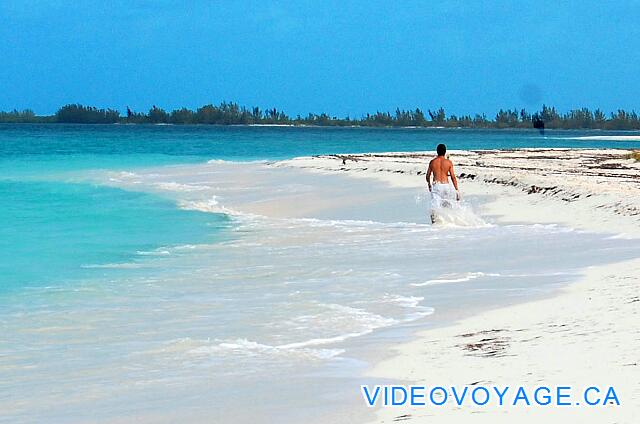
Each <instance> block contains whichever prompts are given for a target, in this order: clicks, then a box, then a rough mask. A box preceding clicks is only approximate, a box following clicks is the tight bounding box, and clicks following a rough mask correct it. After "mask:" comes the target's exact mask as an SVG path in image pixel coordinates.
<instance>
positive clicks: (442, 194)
mask: <svg viewBox="0 0 640 424" xmlns="http://www.w3.org/2000/svg"><path fill="white" fill-rule="evenodd" d="M436 151H437V152H438V157H437V158H435V159H432V160H431V162H429V169H428V170H427V185H428V186H429V191H430V192H431V223H432V224H435V222H436V214H435V213H434V212H435V210H437V209H439V208H443V207H444V208H450V207H451V206H452V200H453V193H452V191H451V186H450V185H449V176H451V182H452V183H453V187H454V188H455V189H456V195H455V198H456V200H458V201H459V200H460V191H459V189H458V179H457V178H456V174H455V173H454V172H453V163H451V161H450V160H449V159H447V158H445V157H444V154H445V153H446V152H447V146H445V145H444V144H438V147H437V148H436ZM431 174H433V185H432V184H431Z"/></svg>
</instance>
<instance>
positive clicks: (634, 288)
mask: <svg viewBox="0 0 640 424" xmlns="http://www.w3.org/2000/svg"><path fill="white" fill-rule="evenodd" d="M628 153H629V152H627V151H622V150H576V149H571V150H569V149H553V150H552V149H527V150H514V151H500V152H487V151H475V152H452V153H451V159H452V160H454V163H456V169H457V173H458V175H459V176H460V177H461V178H460V183H461V189H462V192H463V194H466V195H472V196H470V197H474V196H477V198H481V199H482V202H481V204H480V205H479V207H480V210H481V212H482V213H483V215H485V216H489V217H491V218H490V219H493V220H494V221H497V222H518V221H520V222H540V223H549V222H557V223H563V224H566V225H569V226H572V227H576V228H581V229H587V230H590V231H599V232H608V233H616V234H619V236H623V237H638V236H640V162H635V161H633V160H632V159H628V158H627V154H628ZM431 157H432V155H431V154H430V153H414V154H407V153H389V154H375V155H373V154H363V155H348V156H346V155H345V156H323V157H318V158H298V159H294V160H291V161H285V162H279V163H277V164H275V166H295V167H301V168H305V169H310V170H313V171H317V172H342V173H345V174H347V175H353V176H358V177H364V178H377V179H382V180H385V181H387V182H389V183H391V184H393V185H397V186H406V187H416V186H420V185H423V184H424V170H425V166H426V163H427V162H428V160H429V159H430V158H431ZM343 160H345V163H344V164H343ZM576 248H580V247H579V246H576ZM611 259H612V262H613V261H615V258H611ZM639 280H640V258H639V259H636V260H633V261H628V262H626V263H617V264H612V265H608V266H604V267H597V268H590V269H588V270H587V273H586V275H585V278H584V279H583V280H581V281H579V282H578V283H575V284H573V285H571V286H569V287H567V288H566V289H564V290H562V291H561V292H559V293H558V295H557V296H555V297H553V298H549V299H544V300H536V301H532V302H529V303H525V304H519V305H515V306H509V307H505V308H502V309H497V310H492V311H488V312H484V313H481V314H480V315H477V316H474V317H471V318H468V319H464V320H462V321H459V322H456V323H453V324H452V325H450V326H447V327H444V328H438V329H432V330H428V331H423V332H422V333H420V334H418V335H417V338H416V339H415V340H414V341H412V342H410V343H407V344H404V345H401V346H398V347H397V349H396V350H397V352H396V353H397V355H396V356H394V357H392V358H391V359H388V360H386V361H384V362H382V363H380V364H377V365H376V366H375V367H374V369H373V370H371V376H372V377H376V378H381V379H387V380H381V381H384V382H385V383H388V382H389V381H393V382H398V383H402V384H411V383H415V384H420V385H428V386H433V385H434V384H439V385H456V386H459V387H462V386H464V385H467V384H472V383H476V384H482V385H491V384H495V385H499V386H502V385H511V386H520V385H522V386H525V387H530V388H535V387H537V386H539V385H545V386H556V385H571V386H573V387H574V392H575V393H579V390H578V389H582V388H583V387H586V386H589V385H600V386H602V387H607V386H609V385H613V386H614V387H615V389H616V392H617V394H618V395H619V397H620V401H621V406H604V407H603V406H593V407H553V406H548V407H531V408H522V407H521V408H501V409H494V408H482V407H477V406H475V407H474V406H463V407H461V408H460V407H454V406H452V405H451V404H448V406H444V407H440V408H437V409H436V407H434V406H427V407H414V408H411V407H402V408H381V409H379V410H378V411H377V417H376V419H375V421H374V422H376V423H391V422H399V421H410V422H417V423H420V422H425V423H426V422H429V423H433V422H437V423H458V422H474V423H475V422H478V423H485V422H486V423H501V422H537V423H539V422H546V423H551V422H561V423H574V422H575V423H585V422H593V423H637V422H640V297H639V296H640V295H639V293H640V290H639V288H640V284H639V282H640V281H639ZM463 335H464V336H463Z"/></svg>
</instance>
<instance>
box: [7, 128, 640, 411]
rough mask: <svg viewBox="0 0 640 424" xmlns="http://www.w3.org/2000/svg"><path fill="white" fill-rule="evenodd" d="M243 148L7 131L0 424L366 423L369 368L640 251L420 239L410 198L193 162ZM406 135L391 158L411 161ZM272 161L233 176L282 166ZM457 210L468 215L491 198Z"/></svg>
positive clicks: (473, 234) (536, 230)
mask: <svg viewBox="0 0 640 424" xmlns="http://www.w3.org/2000/svg"><path fill="white" fill-rule="evenodd" d="M250 130H251V129H239V130H237V132H234V131H235V130H234V131H231V130H227V129H220V130H216V131H220V133H217V132H215V131H214V132H213V133H214V134H213V135H211V133H207V132H206V131H205V130H203V129H200V128H197V129H188V128H187V129H184V130H182V129H180V130H178V129H170V130H167V131H168V132H167V133H160V134H161V136H160V137H159V139H158V140H154V137H155V136H157V135H158V134H159V131H164V129H162V130H158V129H155V128H152V129H150V130H148V133H146V132H145V131H147V130H146V129H138V128H135V129H132V130H131V133H127V132H126V131H129V130H122V129H120V128H118V129H116V130H113V131H115V133H116V134H118V135H119V136H120V137H123V140H121V141H120V142H119V141H118V140H117V139H114V138H113V132H112V130H111V129H102V128H100V129H99V131H97V133H96V134H93V133H91V132H87V131H86V130H85V129H84V128H75V127H74V128H71V129H69V128H67V129H64V128H63V129H62V130H61V131H62V133H61V134H58V133H55V137H53V138H54V139H52V140H49V138H51V137H52V136H51V134H49V133H47V131H51V130H50V129H48V128H47V129H46V130H44V133H36V134H35V135H34V133H30V132H29V131H27V130H24V129H19V131H26V132H27V133H28V136H25V138H23V139H22V143H25V144H24V146H26V147H24V148H23V151H22V152H21V153H19V154H18V153H16V151H19V150H20V144H19V143H17V142H12V143H13V146H14V147H12V149H14V150H12V152H13V153H11V154H9V153H6V152H7V150H6V149H7V147H6V139H5V140H4V142H5V145H4V147H3V148H4V149H5V150H4V151H5V155H4V156H3V158H4V159H2V160H3V165H5V166H4V167H3V168H2V180H0V187H1V188H2V190H3V191H2V193H3V198H4V199H5V200H6V201H7V203H6V204H7V206H5V208H4V210H3V211H2V212H1V214H2V215H0V216H1V217H2V218H3V219H2V222H3V224H2V226H0V230H1V231H2V235H3V237H2V244H1V245H0V249H1V251H2V258H3V260H2V263H0V269H2V271H3V275H4V276H3V277H2V278H3V279H2V285H1V288H0V326H1V327H2V331H1V333H0V334H1V335H0V393H3V396H2V397H0V411H2V412H0V416H2V417H4V418H6V419H8V420H10V421H21V420H22V421H48V422H56V421H57V422H61V421H64V422H85V421H88V420H91V421H118V420H121V421H123V422H129V421H131V420H132V419H133V418H138V419H140V420H141V421H143V422H144V421H148V422H151V421H153V422H172V421H175V420H177V419H181V418H182V419H184V418H185V417H187V419H191V420H192V421H201V422H211V421H214V422H215V421H230V422H273V420H274V417H277V418H278V420H279V421H282V422H290V421H294V420H300V419H304V420H305V421H307V422H309V421H313V419H315V420H316V421H317V422H323V421H325V422H326V421H327V420H331V421H332V422H352V421H353V420H355V419H356V418H358V419H359V418H362V416H363V415H364V414H366V413H367V412H368V411H367V410H366V408H364V404H363V403H362V402H361V401H360V399H359V393H358V387H359V384H360V383H362V382H363V377H361V373H362V371H363V370H364V369H365V368H366V366H367V361H371V360H375V359H376V358H377V357H380V356H382V355H384V354H385V353H386V351H387V350H388V347H389V346H390V345H392V344H393V343H396V342H397V341H398V339H399V338H403V337H407V336H408V334H410V331H412V329H415V328H424V327H428V326H430V325H437V324H438V323H441V322H443V321H446V320H447V319H451V318H452V317H457V316H461V315H465V314H470V313H472V312H475V311H478V310H481V309H482V308H487V307H490V306H496V305H500V304H506V303H509V302H515V301H521V300H525V299H529V298H531V297H532V296H539V295H545V294H548V293H550V292H551V291H552V290H554V289H555V288H557V287H558V286H560V285H563V284H566V283H567V282H570V281H574V280H575V279H577V278H578V277H579V275H580V273H581V272H582V270H583V269H584V267H586V266H590V265H597V264H603V263H607V262H608V261H611V260H613V258H617V259H620V260H622V259H625V258H630V257H637V256H638V253H639V252H640V250H639V249H640V244H639V243H638V241H637V240H628V239H627V240H625V239H616V238H610V237H606V236H602V235H594V234H589V233H584V232H579V231H574V230H571V229H569V228H563V227H559V226H555V225H508V226H503V225H495V224H494V223H491V222H485V221H484V220H482V217H477V216H475V215H474V217H475V218H477V220H474V222H473V225H470V226H457V227H451V226H449V227H438V226H435V227H434V226H431V225H430V224H428V222H427V218H428V217H427V213H426V211H427V208H428V202H425V201H420V199H421V198H422V196H423V195H424V193H422V192H420V191H416V190H413V189H397V188H390V187H388V186H385V185H384V184H382V183H379V182H372V181H368V180H361V179H349V178H347V177H345V176H340V175H330V176H326V175H314V174H308V173H305V172H301V171H297V170H292V169H285V168H274V167H272V166H270V165H269V164H268V163H265V162H255V163H243V164H238V163H230V162H222V161H219V160H216V161H212V162H211V163H206V161H205V159H210V158H211V157H209V156H207V155H209V154H213V153H211V150H210V149H211V147H210V145H209V144H210V143H211V144H216V143H217V142H215V141H214V140H213V139H217V138H219V139H220V140H224V137H225V135H224V134H227V135H229V134H231V138H230V139H229V140H234V139H236V140H240V143H241V144H242V143H249V142H248V141H246V140H245V139H244V138H243V137H249V136H248V135H247V134H251V132H250ZM277 130H278V129H268V130H264V131H266V134H267V135H265V134H264V133H262V132H260V131H262V130H260V131H258V136H256V137H257V138H256V139H255V140H253V145H254V147H255V146H262V147H260V148H258V149H257V150H258V151H259V152H260V151H262V150H260V149H264V150H263V151H269V146H267V145H264V146H263V145H262V144H264V143H265V140H271V141H269V142H272V141H274V140H273V139H275V138H277V137H278V136H277V135H278V134H280V135H281V136H282V138H283V139H285V140H288V142H289V143H290V144H292V141H291V139H290V138H288V137H294V136H291V135H290V134H291V133H290V131H295V130H296V129H287V130H285V131H284V132H281V133H278V132H277ZM12 131H18V130H12ZM66 131H68V132H66ZM121 131H125V132H124V135H123V133H121ZM172 131H176V133H173V132H172ZM189 131H193V133H194V134H190V133H189ZM328 131H329V132H330V131H339V130H328ZM345 131H350V130H345ZM352 131H354V132H349V133H348V136H347V135H342V136H341V137H346V139H348V138H349V137H356V138H358V137H360V138H359V139H358V141H357V142H353V143H352V145H350V146H349V147H344V146H342V147H341V148H342V149H343V151H344V150H348V148H352V149H362V150H376V149H375V147H376V146H378V147H379V148H384V147H387V149H386V150H400V149H395V148H394V149H392V148H391V147H390V145H389V143H391V142H392V141H393V140H395V138H396V137H399V138H402V137H405V136H402V135H399V134H404V133H403V132H399V133H395V132H386V133H385V132H375V130H373V132H370V130H365V131H364V132H362V133H360V134H359V135H357V134H358V133H357V132H355V131H356V130H352ZM141 133H142V134H144V137H146V138H144V140H142V141H140V140H138V139H137V138H136V137H140V134H141ZM318 133H319V134H321V135H320V136H319V137H327V138H329V139H330V140H333V141H330V142H329V143H328V144H327V145H326V146H320V147H318V146H317V145H316V144H314V143H313V142H310V141H308V140H306V139H305V140H306V141H304V142H303V143H302V144H303V146H300V145H295V146H292V147H291V148H290V150H289V155H298V154H309V153H315V152H317V151H318V150H321V149H325V148H326V149H328V148H330V147H332V146H333V145H332V144H331V143H334V142H337V141H336V140H334V139H333V138H332V137H336V135H335V133H330V135H326V134H325V133H322V131H321V130H316V129H314V130H313V131H311V132H309V133H308V134H312V135H313V134H318ZM354 134H356V135H354ZM370 134H374V135H375V137H380V138H381V139H384V137H385V134H386V137H387V138H388V143H386V144H385V143H383V142H382V141H380V144H379V145H376V144H375V143H378V141H371V142H368V141H367V139H366V138H367V137H370ZM389 134H390V135H389ZM407 134H409V135H408V136H406V137H408V139H407V140H403V141H401V142H400V143H405V144H404V145H406V146H409V147H408V148H413V149H416V146H417V143H418V142H419V140H418V139H417V138H414V137H415V135H414V133H413V132H410V131H408V132H407ZM421 134H422V136H424V137H427V138H429V137H432V136H431V135H426V136H425V134H427V133H425V132H422V133H421ZM429 134H430V133H429ZM466 134H467V136H469V138H470V139H471V141H469V143H470V144H473V143H475V141H473V140H475V138H482V137H484V135H483V133H482V132H478V133H474V132H467V133H466ZM449 136H450V135H449V134H448V133H447V135H445V137H449ZM529 136H531V134H530V133H529V134H525V135H518V134H516V135H515V136H513V137H514V138H515V139H516V141H514V142H513V144H514V145H518V143H526V141H523V140H521V139H520V138H518V137H529ZM171 137H176V138H179V139H181V141H180V143H181V144H180V145H179V146H181V147H180V148H178V147H175V146H172V144H171V143H172V141H171V140H173V139H172V138H171ZM189 137H194V139H193V140H192V139H190V138H189ZM208 137H210V138H208ZM261 137H263V138H261ZM264 137H266V138H264ZM269 137H271V138H269ZM295 137H302V136H300V134H297V135H295ZM371 137H374V136H371ZM460 137H463V136H462V135H460ZM488 137H494V135H493V134H492V133H491V134H490V135H489V136H488ZM497 137H504V138H505V140H506V139H507V138H508V136H507V135H505V134H504V133H501V134H499V135H497ZM182 138H185V139H186V140H182ZM35 139H39V141H38V142H37V143H40V144H37V143H36V142H35V141H34V140H35ZM346 139H345V140H346ZM47 140H49V141H47ZM229 140H228V141H229ZM242 140H245V141H242ZM256 140H257V141H256ZM345 140H342V141H343V142H344V141H345ZM490 141H491V140H488V141H487V142H490ZM85 142H86V143H87V144H83V143H85ZM428 142H429V143H431V141H428ZM34 143H35V144H34ZM154 143H156V145H157V146H159V147H157V148H156V149H155V150H154V148H153V146H154ZM190 143H191V144H190ZM277 143H281V144H277ZM304 143H308V144H304ZM367 143H369V144H367ZM267 144H268V143H267ZM293 144H295V143H293ZM285 145H286V143H285V142H284V141H282V140H279V141H277V142H276V146H285ZM310 145H313V146H314V147H313V148H308V149H307V150H305V148H307V147H308V146H310ZM304 146H307V147H304ZM456 147H457V146H452V148H456ZM219 148H220V147H216V149H219ZM224 148H226V149H229V151H234V150H233V148H232V147H229V146H226V147H224ZM47 149H49V150H50V152H49V153H50V154H48V155H47ZM173 149H175V150H173ZM181 149H182V150H181ZM246 150H247V151H249V150H251V149H249V148H246ZM38 151H40V152H41V153H37V152H38ZM138 151H139V152H138ZM240 151H242V149H240ZM273 151H274V152H275V153H274V154H273V156H268V155H266V154H265V155H264V156H262V157H261V156H260V153H252V154H254V155H255V156H251V155H249V156H245V157H242V159H244V160H248V159H259V160H265V159H273V157H278V156H280V155H283V153H282V152H281V151H278V149H277V148H274V150H273ZM352 151H353V150H352ZM136 152H137V153H136ZM159 152H160V153H159ZM181 152H183V153H184V152H189V153H190V154H189V155H184V156H181V155H180V154H179V153H181ZM194 152H195V153H194ZM173 153H175V155H173ZM235 154H237V155H240V153H235ZM221 156H224V155H221ZM284 156H286V155H284ZM194 158H197V161H198V162H200V163H196V164H193V163H191V164H184V162H194V161H195V159H194ZM214 158H215V155H214ZM227 158H228V157H227ZM236 159H238V158H236ZM31 164H33V165H34V166H31ZM416 199H418V201H416ZM468 200H469V203H468V205H467V206H468V207H469V209H470V210H471V211H472V210H473V204H474V202H480V201H482V200H483V199H473V198H471V199H468ZM452 383H458V382H452Z"/></svg>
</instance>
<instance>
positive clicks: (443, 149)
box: [436, 144, 447, 156]
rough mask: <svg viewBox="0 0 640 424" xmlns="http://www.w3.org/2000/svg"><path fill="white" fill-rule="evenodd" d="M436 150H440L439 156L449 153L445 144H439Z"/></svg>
mask: <svg viewBox="0 0 640 424" xmlns="http://www.w3.org/2000/svg"><path fill="white" fill-rule="evenodd" d="M436 152H438V156H444V154H445V153H447V146H445V145H444V144H438V147H436Z"/></svg>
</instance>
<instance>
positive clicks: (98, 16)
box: [0, 0, 640, 116]
mask: <svg viewBox="0 0 640 424" xmlns="http://www.w3.org/2000/svg"><path fill="white" fill-rule="evenodd" d="M638 16H640V2H638V1H618V2H602V1H576V2H572V1H563V2H552V1H549V2H545V1H535V2H528V1H484V2H480V1H472V0H469V1H409V0H406V1H393V2H392V1H388V2H381V1H347V0H343V1H331V0H325V1H303V0H300V1H291V2H271V1H268V0H262V1H218V2H216V1H195V0H193V1H172V0H164V1H163V0H156V1H134V0H130V1H110V2H106V1H91V2H89V1H81V0H80V1H54V0H51V1H47V0H40V1H31V2H27V1H22V0H18V1H13V0H0V40H2V42H0V110H7V109H13V108H19V109H21V108H27V107H29V108H32V109H34V110H35V111H36V112H37V113H40V114H47V113H53V112H55V110H56V109H57V107H58V106H60V105H63V104H66V103H75V102H80V103H84V104H91V105H98V106H103V107H113V108H117V109H120V110H124V108H125V107H126V106H127V105H129V106H131V107H132V108H134V109H137V110H147V109H148V108H149V107H150V106H152V105H154V104H155V105H158V106H160V107H163V108H165V109H169V110H170V109H173V108H177V107H181V106H187V107H190V108H195V107H198V106H200V105H203V104H206V103H218V102H220V101H222V100H233V101H237V102H239V103H240V104H244V105H259V106H262V107H267V106H276V107H278V108H281V109H284V110H285V111H286V112H288V113H289V114H292V115H295V114H297V113H300V114H306V113H307V112H309V111H313V112H321V111H327V112H330V113H332V114H335V115H338V116H343V115H346V114H350V115H351V116H359V115H362V114H363V113H366V112H370V111H376V110H394V109H395V108H396V107H401V108H414V107H421V108H424V109H427V108H435V107H439V106H443V107H445V109H446V110H447V111H448V112H450V113H457V114H461V113H473V112H485V113H487V114H493V113H495V111H497V110H498V109H499V108H501V107H502V108H506V107H518V108H520V107H527V108H529V109H536V108H538V107H539V106H540V105H541V104H542V103H547V104H553V105H556V106H557V107H559V108H560V109H561V110H567V109H569V108H573V107H579V106H588V107H592V108H595V107H600V108H602V109H604V110H605V111H611V110H614V109H616V108H618V107H622V108H626V109H634V108H635V109H636V110H639V109H640V84H639V83H638V82H639V79H640V51H639V49H638V40H640V25H637V17H638Z"/></svg>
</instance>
